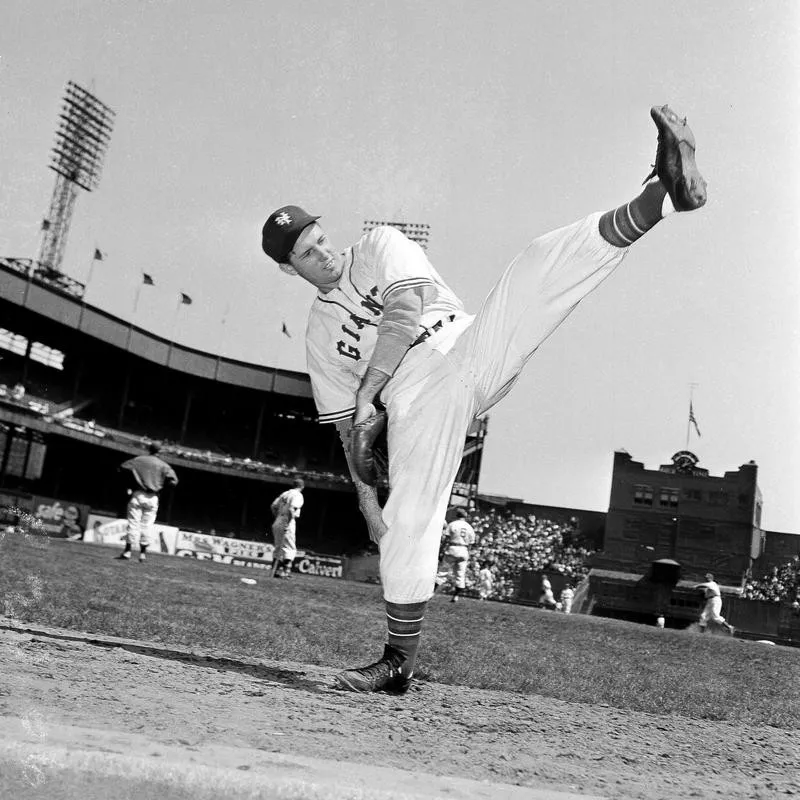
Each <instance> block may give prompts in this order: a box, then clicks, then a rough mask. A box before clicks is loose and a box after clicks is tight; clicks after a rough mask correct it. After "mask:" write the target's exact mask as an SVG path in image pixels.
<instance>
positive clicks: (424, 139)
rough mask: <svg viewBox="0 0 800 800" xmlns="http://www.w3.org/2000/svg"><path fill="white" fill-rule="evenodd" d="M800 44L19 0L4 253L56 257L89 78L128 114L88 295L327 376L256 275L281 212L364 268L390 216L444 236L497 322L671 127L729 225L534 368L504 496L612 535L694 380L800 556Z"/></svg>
mask: <svg viewBox="0 0 800 800" xmlns="http://www.w3.org/2000/svg"><path fill="white" fill-rule="evenodd" d="M799 21H800V5H798V4H797V3H796V2H794V0H785V1H784V2H780V0H775V1H773V2H748V3H731V2H730V0H714V1H713V2H711V1H709V0H705V2H702V3H697V2H685V1H680V2H669V3H663V2H642V0H637V1H636V2H634V1H633V0H631V2H619V1H617V2H614V1H613V0H612V1H611V2H609V0H606V1H605V2H603V3H598V2H592V1H591V0H581V1H576V0H572V1H571V2H569V3H562V2H555V0H553V1H552V2H539V1H538V0H535V1H534V0H531V1H530V2H523V0H517V1H516V2H503V0H496V1H495V2H493V3H486V2H475V1H474V0H422V1H420V2H416V1H415V2H404V0H385V1H382V2H369V0H361V1H360V2H356V1H355V0H352V1H350V2H347V1H346V0H295V2H291V3H270V2H245V1H243V0H238V1H237V2H228V3H224V2H211V0H191V2H190V0H183V2H166V1H164V2H145V1H144V0H138V1H137V2H133V0H126V2H113V1H111V0H106V1H105V2H103V1H101V0H70V2H61V0H39V1H38V2H37V1H36V0H5V1H4V2H3V4H2V6H1V7H0V104H1V105H0V254H1V255H4V256H17V257H28V258H32V257H35V256H36V255H37V253H38V248H39V244H40V236H41V234H40V225H41V220H42V218H43V216H44V215H45V213H46V211H47V208H48V205H49V201H50V195H51V193H52V189H53V185H54V179H55V174H54V173H53V172H52V171H50V170H49V169H48V168H47V165H48V162H49V151H50V148H51V147H52V144H53V141H54V132H55V127H56V120H57V115H58V110H59V106H60V100H61V97H62V96H63V93H64V88H65V85H66V82H67V81H68V80H73V81H75V82H77V83H79V84H80V85H82V86H83V87H85V88H87V89H88V90H90V91H92V92H93V93H94V94H96V95H97V97H98V98H99V99H100V100H101V101H103V102H104V103H106V104H107V105H109V106H110V107H111V108H112V109H114V111H115V112H116V120H115V127H114V131H113V135H112V138H111V143H110V146H109V150H108V153H107V157H106V162H105V168H104V172H103V175H102V178H101V181H100V185H99V187H98V189H97V190H96V191H95V192H93V193H92V194H87V193H85V192H83V193H81V194H80V196H79V197H78V200H77V204H76V209H75V216H74V221H73V225H72V228H71V230H70V234H69V240H68V243H67V249H66V255H65V260H64V265H63V269H64V271H65V272H66V273H67V274H69V275H70V276H72V277H74V278H76V279H78V280H80V281H86V280H87V278H89V276H90V269H91V266H92V254H93V253H94V249H95V248H96V247H97V248H99V249H100V250H101V251H102V252H103V253H104V254H105V258H104V260H103V262H101V263H97V264H95V266H94V270H93V271H92V272H91V281H90V285H89V288H88V293H87V300H88V301H89V302H90V303H93V304H95V305H98V306H100V307H101V308H104V309H106V310H108V311H110V312H111V313H114V314H116V315H119V316H120V317H122V318H126V319H128V318H131V315H132V313H133V310H134V298H135V296H136V292H137V288H138V287H139V285H140V282H141V275H142V273H143V272H147V273H149V274H150V275H152V276H153V278H154V280H155V284H156V285H155V286H153V287H143V288H142V294H141V300H140V302H139V305H138V309H137V311H136V315H135V322H136V324H138V325H141V326H143V327H145V328H148V329H151V330H152V331H154V332H155V333H157V334H160V335H164V336H170V335H172V334H173V332H174V334H175V338H176V339H177V340H178V341H180V342H182V343H184V344H187V345H190V346H192V347H198V348H202V349H206V350H210V351H212V352H219V353H222V354H224V355H227V356H231V357H233V358H238V359H243V360H248V361H253V362H256V363H260V364H268V365H274V366H278V367H281V368H286V369H293V370H300V371H305V351H304V344H303V333H304V328H305V318H306V315H307V309H308V307H309V305H310V303H311V300H312V299H313V296H314V290H313V289H312V288H311V287H310V286H309V285H308V284H305V283H303V282H301V280H300V279H292V278H289V277H287V276H285V275H283V274H282V273H280V272H279V271H278V270H277V268H276V267H275V266H274V264H273V263H272V262H270V261H269V260H268V259H266V257H264V256H263V254H262V253H261V250H260V242H259V237H260V228H261V224H262V223H263V221H264V219H265V217H266V215H267V214H268V213H269V212H270V211H272V210H273V209H274V208H275V207H277V206H279V205H283V204H287V203H295V204H299V205H303V206H305V207H306V208H307V209H308V210H309V211H311V212H312V213H315V214H321V215H322V216H323V223H324V225H325V226H326V228H327V229H328V231H329V233H330V234H331V236H332V237H333V239H334V241H336V242H337V243H339V244H340V245H341V247H342V248H344V247H345V246H347V245H349V244H351V243H352V242H353V241H355V240H356V239H357V238H358V236H359V235H360V234H361V232H362V224H363V221H364V220H365V219H384V220H387V219H399V220H405V221H409V222H422V223H426V224H428V225H430V226H431V239H430V246H429V250H428V253H429V256H430V258H431V260H432V261H433V263H434V265H435V266H436V267H437V269H438V270H439V272H441V273H442V275H443V276H444V277H445V279H446V280H447V281H448V283H449V284H450V285H451V286H452V287H453V289H455V290H456V292H457V293H458V294H459V295H460V296H461V297H462V299H463V300H464V302H465V305H466V306H467V308H468V310H471V311H476V310H477V309H478V307H479V305H480V303H481V301H482V300H483V298H484V296H485V295H486V294H487V293H488V291H489V290H490V288H491V286H492V284H493V282H494V281H495V280H496V279H497V278H498V277H499V275H500V273H501V272H502V270H503V268H504V267H505V265H506V264H507V263H508V262H509V261H510V260H511V259H512V258H513V257H514V256H515V255H516V254H517V252H519V251H520V250H521V249H522V248H523V247H524V246H525V245H526V244H527V243H528V242H529V240H530V239H532V238H534V237H535V236H537V235H539V234H541V233H544V232H546V231H548V230H551V229H553V228H555V227H560V226H561V225H564V224H567V223H569V222H572V221H574V220H576V219H578V218H580V217H583V216H585V215H586V214H587V213H589V212H592V211H603V210H606V209H608V208H612V207H615V206H616V205H619V204H620V203H622V202H625V201H626V200H628V199H630V198H632V197H633V196H635V194H636V193H638V191H639V185H640V183H641V181H642V180H643V179H644V177H645V176H646V175H647V173H648V172H649V169H650V164H651V162H652V160H653V157H654V153H655V141H656V130H655V127H654V126H653V123H652V121H651V120H650V117H649V108H650V106H651V105H654V104H663V103H667V102H668V103H670V104H671V105H672V106H673V107H674V108H675V109H676V110H677V111H679V112H680V113H683V114H686V115H687V116H688V117H689V121H690V123H691V125H692V127H693V129H694V131H695V134H696V137H697V141H698V152H697V159H698V163H699V165H700V167H701V168H702V170H703V172H704V174H705V176H706V178H707V180H708V184H709V202H708V205H707V206H706V207H705V208H704V209H703V210H701V211H700V212H697V213H694V214H686V215H681V216H677V215H673V216H672V217H671V218H669V219H668V220H667V221H665V222H664V223H662V224H661V225H659V226H658V227H657V228H656V229H655V230H654V231H653V232H652V233H651V234H649V235H648V236H647V237H645V239H644V240H642V241H641V242H639V243H637V244H636V245H635V247H634V248H633V249H632V251H631V253H630V254H629V256H628V258H627V259H626V261H625V263H624V265H623V267H622V268H621V269H620V270H619V271H618V272H617V273H616V274H615V275H614V276H613V277H612V278H611V279H610V280H608V281H607V282H606V283H604V284H603V286H601V287H600V289H599V290H598V291H597V292H595V293H594V294H593V295H592V296H591V297H590V298H588V299H587V300H586V302H585V303H584V304H583V305H582V306H581V307H580V308H579V309H578V310H577V311H576V312H575V313H574V314H573V315H572V317H570V318H569V319H568V320H567V322H566V323H565V324H564V325H563V326H562V327H561V328H560V329H559V330H558V331H557V333H556V335H554V336H553V337H551V339H550V340H549V341H548V342H547V343H546V344H545V345H544V346H543V347H542V348H541V349H540V351H539V353H538V354H537V355H536V356H535V357H534V358H533V359H532V360H531V362H530V363H529V365H528V367H527V368H526V372H525V373H524V375H523V377H522V379H521V380H520V381H519V383H518V384H517V386H516V387H515V389H514V391H513V392H512V394H511V395H509V397H507V398H506V399H505V400H504V401H503V402H502V403H501V404H500V405H499V406H498V407H496V408H495V409H494V410H493V411H492V412H491V414H490V421H489V435H488V439H487V445H486V450H485V456H484V462H483V470H482V475H481V484H480V490H481V491H482V492H486V493H495V494H505V495H510V496H512V497H519V498H524V499H525V500H528V501H530V502H534V503H543V504H550V505H557V506H570V507H577V508H585V509H596V510H607V508H608V499H609V490H610V481H611V466H612V460H613V452H614V450H615V449H620V448H624V449H626V450H628V452H630V454H631V455H632V456H633V458H634V459H635V460H637V461H643V462H644V463H645V465H646V466H647V467H649V468H656V467H658V465H659V464H662V463H666V462H668V461H669V459H670V456H671V455H672V454H673V453H674V452H676V451H677V450H681V449H683V448H685V447H686V444H687V442H686V435H687V420H688V405H689V391H690V389H689V387H690V384H696V386H695V388H694V410H695V416H696V418H697V421H698V424H699V427H700V431H701V433H702V437H701V438H698V437H697V436H696V435H695V434H694V432H692V438H691V440H690V441H689V448H690V449H691V450H693V451H694V452H696V453H697V455H698V456H699V458H700V463H701V465H702V466H705V467H706V468H708V469H709V470H710V471H711V473H712V474H713V475H722V474H723V473H724V472H725V471H726V470H735V469H737V468H738V467H739V466H740V465H741V464H743V463H746V462H747V461H749V460H750V459H753V460H755V461H756V462H757V463H758V465H759V473H758V474H759V484H760V486H761V489H762V492H763V494H764V517H763V522H764V525H765V527H766V528H768V529H770V530H779V531H791V532H800V453H799V450H800V448H798V441H800V416H799V414H798V412H800V403H799V402H798V401H800V391H799V390H800V370H799V369H798V368H799V367H800V330H799V329H800V325H799V324H798V311H800V278H799V277H798V273H799V270H798V266H799V264H798V262H799V261H800V259H798V255H799V254H800V232H799V231H800V228H799V227H798V222H797V220H798V200H799V199H800V197H799V195H800V168H799V167H798V165H799V164H800V158H799V156H800V154H799V153H798V135H797V124H798V120H800V115H798V105H800V91H798V89H800V86H798V83H800V78H799V77H798V76H800V55H798V54H799V53H800V47H798V44H799V43H798V39H799V38H800V36H798V30H800V26H799V25H798V22H799ZM180 292H185V293H186V294H189V295H190V296H191V297H192V298H193V300H194V302H193V304H192V305H191V306H186V305H183V306H181V305H179V303H178V295H179V293H180ZM283 323H285V324H286V326H287V328H288V330H289V331H290V333H291V337H290V338H289V337H287V336H285V335H283V334H282V333H281V328H282V325H283ZM0 324H2V322H1V321H0Z"/></svg>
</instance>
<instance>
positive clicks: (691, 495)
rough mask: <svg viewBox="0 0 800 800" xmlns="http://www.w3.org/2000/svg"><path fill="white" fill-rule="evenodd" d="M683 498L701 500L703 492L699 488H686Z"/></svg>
mask: <svg viewBox="0 0 800 800" xmlns="http://www.w3.org/2000/svg"><path fill="white" fill-rule="evenodd" d="M683 499H684V500H693V501H695V502H700V501H701V500H702V499H703V493H702V492H701V491H700V490H699V489H684V490H683Z"/></svg>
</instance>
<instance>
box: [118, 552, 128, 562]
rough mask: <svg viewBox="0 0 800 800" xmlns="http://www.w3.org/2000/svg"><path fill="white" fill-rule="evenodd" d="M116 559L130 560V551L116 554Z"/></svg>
mask: <svg viewBox="0 0 800 800" xmlns="http://www.w3.org/2000/svg"><path fill="white" fill-rule="evenodd" d="M117 559H118V560H122V561H130V560H131V554H130V553H120V554H119V555H118V556H117Z"/></svg>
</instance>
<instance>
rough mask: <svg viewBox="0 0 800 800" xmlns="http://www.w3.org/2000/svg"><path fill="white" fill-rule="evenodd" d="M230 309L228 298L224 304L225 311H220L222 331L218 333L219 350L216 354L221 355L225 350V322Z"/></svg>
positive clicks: (226, 328) (226, 329)
mask: <svg viewBox="0 0 800 800" xmlns="http://www.w3.org/2000/svg"><path fill="white" fill-rule="evenodd" d="M230 310H231V301H230V299H229V300H228V302H227V304H226V305H225V311H223V312H222V323H221V327H222V332H221V333H220V352H218V353H217V355H218V356H220V355H222V351H224V350H225V344H226V339H227V336H226V335H225V334H226V333H227V332H228V326H227V322H228V314H229V313H230Z"/></svg>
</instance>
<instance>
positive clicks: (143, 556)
mask: <svg viewBox="0 0 800 800" xmlns="http://www.w3.org/2000/svg"><path fill="white" fill-rule="evenodd" d="M139 561H140V562H141V561H147V556H145V554H144V553H141V554H140V555H139Z"/></svg>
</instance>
